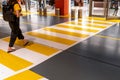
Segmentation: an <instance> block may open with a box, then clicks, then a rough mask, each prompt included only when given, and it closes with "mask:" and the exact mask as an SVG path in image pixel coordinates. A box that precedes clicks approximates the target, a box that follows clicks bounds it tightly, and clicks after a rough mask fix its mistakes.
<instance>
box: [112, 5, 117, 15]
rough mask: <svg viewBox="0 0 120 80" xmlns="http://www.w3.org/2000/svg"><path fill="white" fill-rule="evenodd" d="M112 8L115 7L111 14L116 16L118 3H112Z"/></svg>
mask: <svg viewBox="0 0 120 80" xmlns="http://www.w3.org/2000/svg"><path fill="white" fill-rule="evenodd" d="M114 8H115V10H114V13H113V16H117V13H118V3H115V4H114Z"/></svg>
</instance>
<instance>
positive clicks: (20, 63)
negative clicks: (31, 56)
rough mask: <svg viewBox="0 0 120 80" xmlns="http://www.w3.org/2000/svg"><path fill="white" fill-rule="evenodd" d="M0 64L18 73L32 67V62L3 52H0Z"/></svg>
mask: <svg viewBox="0 0 120 80" xmlns="http://www.w3.org/2000/svg"><path fill="white" fill-rule="evenodd" d="M0 63H1V64H3V65H5V66H7V67H8V68H10V69H12V70H14V71H18V70H21V69H24V68H26V67H29V66H31V65H32V63H31V62H28V61H26V60H24V59H21V58H19V57H17V56H14V55H12V54H9V53H7V52H5V51H3V50H0Z"/></svg>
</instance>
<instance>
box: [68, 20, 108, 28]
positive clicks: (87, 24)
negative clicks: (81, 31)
mask: <svg viewBox="0 0 120 80" xmlns="http://www.w3.org/2000/svg"><path fill="white" fill-rule="evenodd" d="M66 23H67V24H74V25H80V26H89V27H95V28H106V27H107V26H106V25H104V26H100V25H96V24H90V23H85V24H82V23H78V22H77V23H76V22H73V21H71V22H66Z"/></svg>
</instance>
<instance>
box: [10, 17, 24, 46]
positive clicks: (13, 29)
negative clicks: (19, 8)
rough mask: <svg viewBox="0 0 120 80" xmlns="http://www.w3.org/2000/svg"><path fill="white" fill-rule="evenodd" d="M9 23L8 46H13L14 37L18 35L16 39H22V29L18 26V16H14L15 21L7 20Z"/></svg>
mask: <svg viewBox="0 0 120 80" xmlns="http://www.w3.org/2000/svg"><path fill="white" fill-rule="evenodd" d="M9 25H10V28H11V37H10V42H9V47H13V45H14V43H15V41H16V38H17V37H18V39H24V36H23V35H22V31H21V30H20V28H19V18H16V21H15V22H9Z"/></svg>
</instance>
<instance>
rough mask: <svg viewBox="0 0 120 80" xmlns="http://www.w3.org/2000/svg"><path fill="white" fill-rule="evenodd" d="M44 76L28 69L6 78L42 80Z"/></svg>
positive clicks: (11, 79)
mask: <svg viewBox="0 0 120 80" xmlns="http://www.w3.org/2000/svg"><path fill="white" fill-rule="evenodd" d="M42 78H44V77H43V76H41V75H38V74H36V73H34V72H32V71H30V70H26V71H24V72H21V73H19V74H16V75H14V76H11V77H8V78H6V79H4V80H42Z"/></svg>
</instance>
